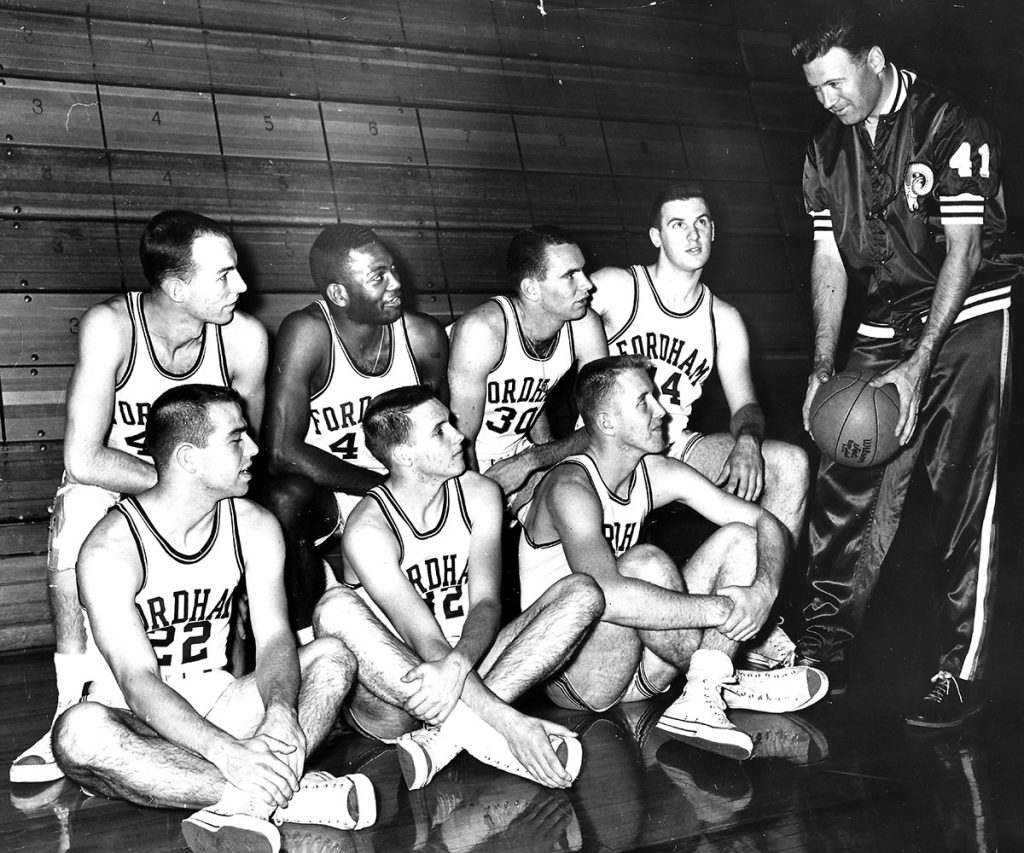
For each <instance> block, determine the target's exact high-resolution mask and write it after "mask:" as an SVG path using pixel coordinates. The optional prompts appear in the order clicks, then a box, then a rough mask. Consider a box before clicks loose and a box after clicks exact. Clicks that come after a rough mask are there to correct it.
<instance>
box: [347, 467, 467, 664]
mask: <svg viewBox="0 0 1024 853" xmlns="http://www.w3.org/2000/svg"><path fill="white" fill-rule="evenodd" d="M367 497H369V498H370V499H372V500H375V501H376V502H377V505H378V506H379V507H380V510H381V512H382V513H383V514H384V518H385V519H386V520H387V523H388V526H389V527H390V528H391V530H392V532H393V533H394V534H395V539H397V540H398V549H399V557H398V561H399V566H400V568H401V569H402V572H403V573H404V574H405V576H406V578H408V580H409V583H410V584H412V586H413V588H414V589H415V590H416V592H417V594H418V595H419V596H420V598H422V599H423V600H424V601H425V602H426V604H427V607H429V608H430V611H431V612H432V613H433V614H434V619H436V620H437V624H438V625H440V626H441V631H442V632H443V633H444V636H445V638H446V639H447V640H448V642H449V643H451V644H452V645H453V646H454V645H455V644H456V643H457V642H458V641H459V638H460V637H461V636H462V626H463V624H464V623H465V621H466V611H467V609H468V608H469V546H470V539H471V535H472V532H473V525H472V523H471V522H470V520H469V512H468V510H467V509H466V498H465V495H464V494H463V491H462V482H461V477H453V478H452V479H450V480H448V481H447V482H445V484H444V499H443V503H442V506H441V517H440V518H439V519H438V521H437V524H435V525H434V526H433V527H432V528H431V529H430V530H423V531H421V530H418V529H417V528H416V526H415V525H414V524H413V523H412V521H411V520H410V519H409V517H408V516H407V515H406V514H405V511H404V510H403V509H402V507H401V506H400V505H399V504H398V501H397V500H395V496H394V495H393V494H392V493H391V490H390V489H388V487H387V485H386V484H384V485H380V486H376V487H375V488H373V489H371V490H370V491H369V492H367ZM360 587H361V584H356V585H355V588H356V589H359V588H360ZM363 592H365V590H363ZM364 600H365V601H367V602H368V603H369V605H370V609H371V610H373V612H374V613H375V614H376V616H377V618H379V619H380V620H381V621H382V622H383V623H384V624H385V625H387V626H388V627H389V628H390V629H391V630H392V631H394V633H395V634H397V633H398V632H397V631H395V629H394V626H392V624H391V622H390V621H389V620H388V618H387V617H386V616H385V615H384V611H383V610H381V608H380V607H378V606H377V604H376V603H375V602H374V601H373V600H372V599H371V598H370V597H369V596H368V595H364Z"/></svg>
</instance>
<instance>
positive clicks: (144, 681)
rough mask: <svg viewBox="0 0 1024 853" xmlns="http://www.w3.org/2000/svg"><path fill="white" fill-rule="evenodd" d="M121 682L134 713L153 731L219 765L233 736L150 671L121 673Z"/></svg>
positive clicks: (119, 679)
mask: <svg viewBox="0 0 1024 853" xmlns="http://www.w3.org/2000/svg"><path fill="white" fill-rule="evenodd" d="M118 684H119V686H120V687H121V691H122V693H124V697H125V701H126V702H127V703H128V707H129V708H130V709H131V711H132V713H133V714H135V716H136V717H138V718H139V719H140V720H142V721H143V722H145V723H146V725H148V726H150V727H151V728H152V729H153V731H155V732H156V733H157V734H158V735H160V736H161V737H162V738H164V739H165V740H167V741H169V742H170V743H173V744H176V745H177V746H180V747H182V748H183V749H187V750H189V751H190V752H194V753H195V754H196V755H201V756H202V757H203V758H205V759H206V760H207V761H209V762H211V763H212V764H215V765H218V766H219V757H220V753H221V750H222V748H223V747H225V746H226V745H227V744H228V743H229V742H233V738H231V737H230V736H229V735H228V734H227V733H226V732H224V731H222V730H221V729H220V728H218V727H217V726H215V725H213V724H211V723H208V722H207V721H206V720H205V719H203V717H202V716H200V715H199V714H198V713H197V712H196V710H195V709H194V708H193V707H192V706H191V705H190V704H189V703H188V702H187V701H186V700H185V699H184V698H183V697H182V696H181V694H180V693H178V692H177V691H176V690H174V689H173V688H171V687H169V686H168V685H167V684H165V683H164V682H163V681H162V680H161V679H160V678H159V677H158V676H156V675H154V674H152V673H149V672H146V673H140V674H136V675H131V676H127V677H125V676H120V677H119V678H118Z"/></svg>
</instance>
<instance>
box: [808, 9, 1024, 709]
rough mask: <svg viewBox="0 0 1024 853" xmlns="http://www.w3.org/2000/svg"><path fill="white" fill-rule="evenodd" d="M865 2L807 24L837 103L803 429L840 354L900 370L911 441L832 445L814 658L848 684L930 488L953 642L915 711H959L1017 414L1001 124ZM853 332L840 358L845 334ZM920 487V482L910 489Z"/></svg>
mask: <svg viewBox="0 0 1024 853" xmlns="http://www.w3.org/2000/svg"><path fill="white" fill-rule="evenodd" d="M862 11H863V10H861V9H856V8H854V7H852V6H851V7H850V8H849V9H848V10H846V11H845V12H841V13H839V14H835V13H833V14H831V15H829V16H828V17H827V18H825V19H817V20H814V19H812V20H810V21H808V24H807V27H806V31H805V32H804V33H802V34H801V35H800V37H799V38H798V39H797V40H796V41H795V42H794V47H793V54H794V56H796V58H797V60H798V61H799V62H800V64H801V66H802V67H803V72H804V77H805V78H806V80H807V84H808V86H810V87H811V89H812V90H813V92H814V94H815V96H816V97H817V99H818V102H819V103H820V104H821V105H822V106H823V107H824V108H825V109H826V110H828V111H829V112H830V113H831V114H832V115H831V118H830V120H829V122H828V123H827V125H826V126H825V127H824V129H823V130H821V131H820V132H818V133H816V134H815V135H814V136H813V137H812V138H811V140H810V142H809V143H808V145H807V154H806V158H805V161H804V172H803V190H804V203H805V207H806V209H807V212H808V213H809V214H810V215H811V218H812V220H813V224H814V254H813V257H812V261H811V296H812V303H813V307H814V361H813V369H812V372H811V375H810V377H809V379H808V384H807V395H806V397H805V399H804V425H805V426H808V420H809V410H810V405H811V401H812V400H813V398H814V395H815V393H816V392H817V390H818V388H819V386H820V385H821V384H822V383H823V382H825V381H827V380H828V378H829V377H830V376H832V375H833V373H834V372H835V371H836V369H838V368H845V369H859V370H863V371H868V372H871V373H877V374H879V375H878V376H876V378H875V379H874V380H873V381H872V384H873V385H876V386H881V385H885V384H890V383H891V384H893V385H895V386H896V388H897V390H898V391H899V398H900V412H899V416H898V418H897V421H896V427H895V432H896V436H897V438H898V439H899V443H900V445H901V446H902V450H901V451H900V452H899V453H898V454H897V455H896V456H895V457H894V458H893V459H892V460H891V461H890V462H888V463H887V464H886V465H883V466H879V467H875V468H867V469H855V468H847V467H844V466H842V465H838V464H836V463H834V462H831V461H829V460H827V459H823V460H822V464H821V468H820V469H819V472H818V478H817V482H816V488H815V497H814V501H813V503H812V507H811V516H810V525H809V530H810V545H811V559H810V563H809V565H808V571H807V578H808V586H809V589H808V601H807V603H806V605H805V607H804V635H803V637H801V638H800V641H799V642H798V644H797V646H798V650H799V654H800V655H801V656H802V657H804V658H805V659H806V660H807V661H813V662H814V663H815V664H820V665H821V666H822V667H823V668H826V669H827V670H829V671H830V672H831V674H832V676H834V678H833V681H834V682H842V681H845V677H846V675H845V673H846V652H847V649H848V647H849V644H850V643H851V641H852V640H853V638H854V637H855V636H856V634H857V632H858V630H859V629H860V625H861V620H862V619H863V617H864V613H865V611H866V609H867V604H868V601H869V599H870V597H871V594H872V592H873V591H874V588H875V584H876V582H877V580H878V574H879V571H880V570H881V567H882V565H883V563H884V561H885V557H886V554H887V553H888V551H889V547H890V546H891V544H892V542H893V541H894V538H895V537H896V535H897V534H896V532H897V530H898V529H899V528H900V519H901V517H902V514H903V505H904V501H905V499H907V497H908V496H910V495H914V497H913V498H911V499H912V500H922V502H926V503H927V515H928V522H929V530H930V534H931V536H933V537H934V540H933V541H934V542H935V545H936V548H937V554H936V557H935V559H934V560H933V563H934V571H935V576H936V579H937V582H936V593H937V598H936V601H938V602H941V604H940V605H939V607H938V612H937V614H936V618H937V622H938V629H939V637H938V644H937V645H938V648H937V649H936V651H938V652H939V654H938V660H937V662H936V672H935V675H934V676H933V677H932V679H931V683H929V684H927V686H925V687H924V689H923V690H922V694H923V695H922V698H921V700H920V701H919V702H918V704H917V705H916V706H915V707H913V708H910V709H908V710H907V712H906V716H905V720H906V722H907V723H908V724H910V725H913V726H922V727H925V728H945V727H950V726H957V725H960V724H961V723H962V722H963V721H964V720H965V719H966V718H967V717H968V716H969V715H971V714H972V713H974V712H975V711H977V710H978V708H979V707H980V706H979V703H978V701H977V699H978V697H977V696H976V695H972V693H973V690H972V687H973V685H974V682H975V680H976V679H977V678H978V676H979V674H980V673H981V671H982V667H983V664H984V660H985V654H986V651H987V647H988V640H989V638H990V636H991V630H990V629H991V627H992V621H991V617H992V607H993V602H994V599H995V595H994V592H995V576H996V568H997V564H998V562H999V547H998V539H997V536H996V533H997V524H996V520H997V519H996V517H997V515H998V513H996V512H995V505H996V485H997V482H998V479H999V478H998V476H997V471H998V459H999V445H1000V441H1001V439H1002V437H1003V436H1005V435H1006V434H1007V430H1008V428H1009V400H1010V378H1011V373H1012V371H1011V369H1010V368H1011V362H1012V358H1011V333H1010V317H1009V308H1010V292H1011V286H1012V284H1013V283H1014V281H1019V279H1020V275H1021V270H1020V268H1019V267H1018V266H1016V265H1015V264H1011V263H1008V262H1007V260H1006V259H1004V258H1001V257H1000V256H999V254H998V247H999V241H1000V238H1001V237H1002V234H1003V232H1004V230H1005V227H1006V211H1005V209H1004V206H1003V191H1002V186H1001V177H1000V169H1001V167H1002V162H1001V151H1000V145H999V137H998V134H997V133H996V131H995V130H994V129H993V128H992V127H991V126H990V125H989V123H988V122H987V121H986V120H984V119H983V118H981V117H979V116H977V115H975V114H974V113H973V111H972V110H971V109H970V108H969V107H968V106H966V105H964V104H963V103H961V102H959V101H958V100H957V99H955V98H954V97H952V96H951V95H949V94H947V93H946V92H943V91H941V90H939V89H936V88H935V87H933V86H931V85H929V84H928V83H927V82H925V81H924V80H922V79H920V78H919V77H918V76H917V75H916V74H915V73H913V72H912V71H908V70H906V69H901V68H897V67H896V66H895V65H893V64H892V63H891V62H889V61H888V59H887V57H886V55H885V52H884V51H883V49H882V39H884V35H885V34H884V32H882V31H881V30H880V29H879V28H878V26H877V22H876V20H875V18H876V17H877V16H876V15H874V14H872V15H867V14H858V13H859V12H862ZM844 326H847V327H853V328H855V329H856V333H855V334H854V335H853V336H852V338H853V340H852V345H851V346H850V347H849V351H848V354H845V355H846V358H845V364H844V363H843V362H842V361H840V360H839V359H841V358H842V357H843V355H844V353H843V352H842V350H841V349H840V345H839V339H840V330H841V329H842V328H843V327H844ZM911 482H913V483H915V484H917V485H919V486H921V488H916V487H915V488H911V485H910V484H911Z"/></svg>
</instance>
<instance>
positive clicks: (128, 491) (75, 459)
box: [64, 446, 156, 495]
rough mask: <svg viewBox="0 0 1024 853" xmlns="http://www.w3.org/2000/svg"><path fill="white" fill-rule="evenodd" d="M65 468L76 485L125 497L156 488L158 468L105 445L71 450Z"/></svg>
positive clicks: (67, 453) (66, 455)
mask: <svg viewBox="0 0 1024 853" xmlns="http://www.w3.org/2000/svg"><path fill="white" fill-rule="evenodd" d="M64 456H65V458H64V465H65V468H66V469H67V472H68V476H69V477H70V478H71V480H72V481H73V482H75V483H83V484H85V485H89V486H99V487H100V488H102V489H109V490H110V491H112V492H117V493H118V494H122V495H137V494H139V493H140V492H144V491H145V490H146V489H149V488H152V487H153V486H154V485H156V468H154V467H153V465H152V464H151V463H149V462H147V461H146V460H144V459H142V458H141V457H139V456H133V455H132V454H130V453H125V452H124V451H123V450H115V449H113V448H110V447H106V446H101V447H99V448H91V449H89V450H85V449H81V450H79V449H77V448H71V449H69V450H68V452H66V453H65V455H64Z"/></svg>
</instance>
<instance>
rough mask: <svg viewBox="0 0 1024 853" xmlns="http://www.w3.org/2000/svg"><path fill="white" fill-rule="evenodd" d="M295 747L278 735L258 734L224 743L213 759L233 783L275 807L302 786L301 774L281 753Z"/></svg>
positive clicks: (287, 799)
mask: <svg viewBox="0 0 1024 853" xmlns="http://www.w3.org/2000/svg"><path fill="white" fill-rule="evenodd" d="M292 749H294V747H293V746H291V745H290V744H287V743H285V742H283V741H279V740H277V738H274V737H271V736H270V735H267V734H257V735H254V736H253V737H251V738H245V739H242V740H236V741H234V742H233V743H231V744H229V745H227V746H225V747H224V748H223V750H222V752H221V754H220V755H219V756H218V759H217V761H215V762H214V763H215V764H216V765H217V769H218V770H220V772H221V773H223V774H224V778H225V779H226V780H227V781H228V782H229V783H230V784H232V785H234V786H235V787H236V788H238V789H240V790H242V791H245V792H246V793H248V794H250V795H252V796H253V797H254V798H255V799H256V800H258V801H260V802H263V803H265V804H266V805H267V806H269V807H270V808H271V810H273V809H275V808H277V807H278V806H283V805H285V804H286V803H287V802H288V801H289V800H290V799H291V798H292V795H293V794H294V793H295V792H296V791H298V790H299V777H298V776H296V775H295V772H294V771H293V770H292V767H291V765H290V764H289V763H288V762H287V761H286V760H285V759H284V758H283V757H282V756H283V755H285V754H287V753H288V752H289V751H290V750H292Z"/></svg>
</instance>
